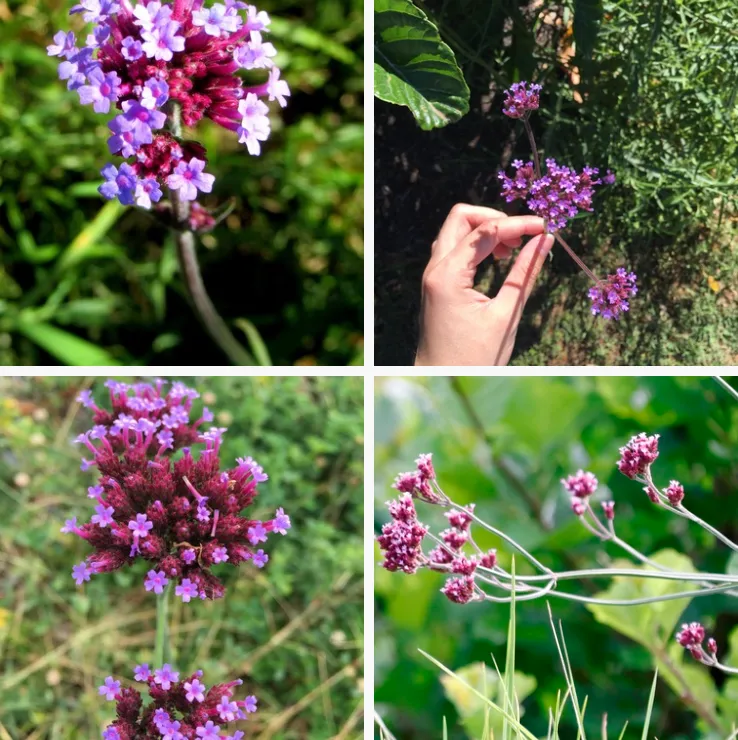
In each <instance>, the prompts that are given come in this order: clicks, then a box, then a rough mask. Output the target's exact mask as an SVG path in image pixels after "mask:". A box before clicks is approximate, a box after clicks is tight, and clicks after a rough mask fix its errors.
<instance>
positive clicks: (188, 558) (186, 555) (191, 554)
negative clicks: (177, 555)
mask: <svg viewBox="0 0 738 740" xmlns="http://www.w3.org/2000/svg"><path fill="white" fill-rule="evenodd" d="M196 558H197V555H196V554H195V551H194V550H184V551H183V552H182V560H184V561H185V563H187V565H192V563H194V562H195V559H196Z"/></svg>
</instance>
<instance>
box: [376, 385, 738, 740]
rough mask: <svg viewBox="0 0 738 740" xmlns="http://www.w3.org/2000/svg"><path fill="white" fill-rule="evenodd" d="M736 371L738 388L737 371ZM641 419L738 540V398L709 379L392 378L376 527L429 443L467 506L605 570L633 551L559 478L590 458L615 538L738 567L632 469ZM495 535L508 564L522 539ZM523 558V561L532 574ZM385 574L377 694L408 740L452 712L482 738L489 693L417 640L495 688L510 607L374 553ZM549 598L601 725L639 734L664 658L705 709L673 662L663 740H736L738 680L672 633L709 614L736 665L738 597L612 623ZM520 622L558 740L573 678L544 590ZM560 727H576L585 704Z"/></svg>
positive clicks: (716, 566)
mask: <svg viewBox="0 0 738 740" xmlns="http://www.w3.org/2000/svg"><path fill="white" fill-rule="evenodd" d="M728 380H729V381H730V382H731V383H732V385H733V387H738V378H732V379H731V378H729V379H728ZM641 431H645V432H647V433H648V434H660V435H661V439H660V456H659V458H658V460H657V461H656V463H655V466H654V475H655V477H656V480H657V481H664V485H666V483H667V482H668V480H669V479H671V478H676V479H678V480H680V481H681V482H682V483H683V484H684V486H685V490H686V500H685V503H686V504H687V505H688V506H689V508H690V509H692V510H693V511H694V512H695V513H696V514H698V515H699V516H701V517H702V518H703V519H706V520H707V521H708V522H710V523H711V524H712V525H714V526H716V527H717V528H719V529H720V530H721V531H722V532H724V533H725V534H727V535H728V536H729V537H732V539H733V540H735V539H736V537H738V522H737V521H736V517H735V496H736V490H738V402H737V401H736V400H735V399H734V398H732V397H731V396H730V395H729V394H728V393H726V392H725V391H724V390H723V389H721V388H720V387H719V386H718V385H717V384H716V383H715V382H714V381H713V380H711V379H710V378H617V377H609V378H597V377H594V378H592V377H590V378H584V377H583V378H453V379H449V378H426V379H419V378H395V379H382V380H380V381H378V385H377V389H376V396H375V432H376V446H375V484H376V491H375V530H376V531H377V532H378V531H379V530H380V528H381V525H382V524H383V523H384V522H385V521H387V520H388V515H387V512H386V507H385V505H384V504H385V501H387V500H389V499H391V498H394V497H395V496H396V492H395V491H394V490H393V489H392V488H391V487H390V486H391V484H392V481H393V478H394V476H395V475H396V474H397V473H398V472H401V471H405V470H412V469H413V467H414V464H413V461H414V459H415V458H416V457H417V455H418V454H419V453H421V452H432V453H433V462H434V465H435V468H436V472H437V475H438V480H439V483H440V485H441V487H442V488H443V490H444V491H445V492H446V493H447V494H448V495H449V496H450V497H451V498H452V499H454V500H455V501H457V502H459V503H461V504H466V503H470V502H475V503H476V504H477V509H476V513H477V514H478V515H479V516H481V517H482V518H483V519H484V520H485V521H487V522H489V523H490V524H492V525H494V526H496V527H498V528H499V529H501V530H503V531H505V532H506V533H508V534H510V535H512V536H513V537H514V538H515V539H516V540H518V541H519V542H520V543H521V544H522V545H523V546H524V547H526V548H527V549H529V550H530V551H531V552H532V553H533V554H534V555H535V556H536V557H537V558H538V559H539V560H541V561H542V562H544V563H546V564H547V565H549V566H550V567H552V568H553V569H555V570H557V569H558V570H569V569H575V568H579V567H583V568H594V567H605V566H606V564H607V563H608V562H609V560H610V558H619V557H623V555H624V553H623V552H622V551H621V550H619V549H618V548H613V547H612V546H610V545H608V546H603V545H602V544H601V543H599V541H597V540H595V539H594V538H593V537H592V536H591V535H590V534H589V533H588V532H587V531H586V530H585V529H584V527H582V526H581V525H580V524H579V523H578V521H577V520H576V518H575V517H574V516H573V514H572V513H571V511H570V507H569V501H568V497H567V496H566V494H565V493H564V491H563V489H562V486H561V484H560V479H561V478H562V477H564V476H566V475H568V474H569V473H571V472H574V471H576V470H577V469H579V468H580V467H584V468H585V469H589V470H591V471H593V472H594V473H595V474H596V476H597V477H598V479H599V481H600V491H599V492H598V494H597V498H602V499H604V498H613V499H614V500H615V501H616V507H615V511H616V519H615V522H616V527H617V530H618V534H619V535H620V536H621V537H622V538H623V539H625V540H626V541H627V542H629V543H630V544H631V545H633V546H635V547H637V548H638V549H640V550H641V551H642V552H645V553H646V554H653V553H656V552H661V551H664V550H668V549H672V550H674V551H675V552H672V553H671V554H669V555H667V556H666V557H669V558H670V559H671V562H678V561H679V559H683V558H689V559H691V560H692V561H693V563H694V564H695V566H697V567H699V568H701V569H703V570H709V571H711V572H726V571H725V570H723V569H724V568H726V565H728V567H731V568H732V569H733V570H732V572H737V571H736V570H735V568H736V560H735V558H734V559H733V561H732V565H731V564H729V558H728V556H729V553H730V551H729V550H728V549H727V548H725V547H724V546H718V545H716V544H715V541H714V540H713V539H712V537H711V536H709V535H707V533H706V532H704V531H703V530H702V529H700V528H698V527H695V526H693V525H690V526H686V523H685V522H684V520H681V519H678V518H676V517H674V516H669V515H668V514H667V513H666V512H664V511H661V510H659V509H657V508H656V507H654V506H653V505H651V504H650V502H649V501H648V499H647V498H646V496H645V494H644V493H643V491H642V490H641V488H640V486H639V485H637V484H635V483H633V482H632V481H630V480H628V479H627V478H625V477H624V476H623V475H621V474H620V473H619V472H618V471H617V469H616V467H615V462H616V461H617V459H618V448H619V447H620V446H622V445H624V444H626V443H627V441H628V440H629V439H630V437H631V436H632V435H634V434H637V433H639V432H641ZM417 508H418V518H419V519H420V521H422V522H424V523H426V524H433V525H434V529H435V530H436V531H438V528H442V527H441V525H442V523H443V522H445V521H446V520H445V518H444V517H443V516H442V513H441V511H439V510H438V509H437V508H435V507H430V506H428V505H423V504H418V507H417ZM598 508H599V507H598ZM478 532H479V530H476V533H478ZM476 533H475V537H476V536H477V534H476ZM485 534H486V533H484V532H482V533H481V534H479V541H480V545H481V546H482V547H483V548H486V547H493V546H494V547H498V548H499V549H498V554H499V556H500V558H501V562H502V563H503V565H504V566H506V567H508V568H509V567H510V562H511V558H510V552H509V547H506V546H505V545H504V544H502V543H501V542H500V541H499V540H496V538H494V537H493V536H491V535H490V536H488V537H485ZM376 561H377V563H379V562H381V556H380V552H379V549H378V548H376ZM631 562H633V561H631ZM679 565H680V566H682V567H686V564H685V563H682V562H679ZM524 567H525V566H524V564H523V562H522V560H521V558H517V559H516V568H517V569H518V572H522V570H523V568H524ZM678 569H681V568H678ZM375 578H376V582H375V624H376V626H375V672H376V673H375V702H376V709H377V710H378V712H379V714H380V715H381V717H382V718H383V720H384V721H385V722H386V724H387V726H388V728H389V730H390V731H391V732H392V733H393V734H394V735H395V736H396V737H397V738H401V739H402V740H413V739H414V738H428V737H441V736H442V727H443V719H444V717H445V718H446V720H447V722H448V737H449V738H453V739H454V740H463V739H465V738H469V740H482V737H483V734H482V731H481V721H480V716H481V715H480V711H479V709H480V707H479V703H478V702H475V700H474V697H473V696H470V695H469V694H468V693H465V692H464V691H463V690H462V689H461V688H460V686H459V684H458V683H454V682H453V681H450V680H448V679H446V678H443V679H442V675H443V674H441V672H440V670H439V669H438V668H436V667H435V666H434V665H432V664H431V663H430V662H429V661H428V660H427V659H426V658H424V657H423V656H422V655H421V654H420V653H419V652H418V650H419V649H422V650H425V651H426V652H427V653H429V654H430V655H432V656H433V657H434V658H436V659H437V660H439V661H441V662H442V663H443V664H444V665H446V666H447V667H448V668H450V669H451V670H453V671H462V672H463V674H464V675H465V677H466V679H467V680H469V681H471V682H472V683H473V684H474V685H476V686H478V687H479V688H480V690H481V689H482V686H483V682H482V679H481V675H482V674H481V672H480V670H479V664H480V662H483V663H485V664H486V665H487V666H488V668H489V673H488V676H487V681H488V684H487V686H488V687H489V688H488V690H489V691H490V695H491V697H492V698H494V697H495V696H497V693H496V692H497V689H496V687H495V674H494V666H493V662H492V659H491V657H490V656H491V655H494V657H495V659H496V660H497V663H498V665H499V666H500V667H501V669H502V666H504V663H505V650H506V639H507V622H508V615H509V607H508V606H506V605H498V604H491V603H490V604H469V605H466V606H458V605H455V604H452V603H451V602H449V601H448V600H447V599H446V598H445V596H443V595H442V594H441V593H439V589H440V588H441V586H442V585H443V582H444V578H443V576H442V575H441V574H437V573H431V572H428V571H421V572H419V573H417V574H416V575H413V576H407V575H404V574H399V573H389V572H387V571H385V570H383V569H382V568H380V567H379V566H377V568H376V570H375ZM606 586H607V581H597V582H585V583H578V582H577V583H576V584H575V583H573V582H570V585H569V588H568V590H571V591H573V592H576V593H580V594H594V593H597V592H598V590H601V589H604V588H605V587H606ZM550 604H551V607H552V609H553V615H554V618H555V619H560V620H561V621H562V624H563V629H564V634H565V636H566V641H567V645H568V651H569V656H570V659H571V664H572V669H573V675H574V678H575V682H576V686H577V692H578V695H579V700H580V702H581V701H583V700H584V697H588V703H587V711H586V716H585V724H586V727H587V731H588V736H592V737H597V738H599V737H602V735H601V730H600V726H601V722H602V716H603V714H605V713H606V714H607V718H608V727H609V729H610V737H618V736H619V735H620V730H621V729H622V727H623V724H624V723H625V721H626V720H627V721H629V726H628V728H629V729H628V732H627V734H626V736H625V737H626V738H630V737H638V738H640V737H641V733H642V728H643V724H644V718H645V710H646V705H647V702H648V696H649V692H650V688H651V682H652V680H653V669H654V665H655V656H656V655H657V654H658V655H660V656H661V658H662V659H663V658H664V656H666V658H665V659H668V660H669V661H671V664H672V672H673V673H676V674H678V675H680V676H682V677H683V678H684V679H685V680H686V681H687V684H688V686H689V688H690V691H691V692H692V694H693V695H694V697H696V699H697V703H698V704H699V705H700V707H702V712H703V716H704V720H698V719H697V715H696V712H695V711H694V705H692V704H690V703H689V702H688V701H684V700H682V699H681V698H680V697H679V695H678V693H677V692H676V691H674V690H673V688H672V685H671V684H670V683H669V680H667V675H669V672H668V671H667V670H666V669H665V668H664V666H663V664H662V671H661V678H660V681H659V684H658V687H657V693H656V702H655V707H654V715H653V722H652V725H651V731H650V733H649V737H665V738H669V739H670V740H682V739H684V740H686V739H687V738H689V739H690V740H696V739H697V738H702V739H703V740H705V739H706V738H710V739H711V740H718V739H719V740H725V738H726V737H728V735H729V734H730V730H729V729H728V728H729V727H730V724H731V723H738V680H736V679H734V678H733V679H730V680H726V677H725V676H724V675H721V674H717V673H715V674H712V673H711V672H710V671H709V670H708V669H707V668H705V667H703V666H699V665H697V664H695V663H694V662H693V661H692V660H691V658H689V656H688V655H686V653H685V651H684V650H683V649H682V648H681V647H679V646H678V645H677V644H676V642H675V640H674V629H673V627H674V625H676V624H677V623H681V621H692V620H701V621H703V622H704V623H705V625H706V627H707V629H708V630H709V631H710V632H712V633H714V635H715V637H716V638H717V640H718V643H719V644H720V646H721V651H722V655H723V658H724V659H725V662H728V663H729V664H732V665H738V602H736V599H735V598H733V599H732V600H731V598H730V597H727V596H713V597H706V598H700V599H696V600H693V601H691V602H687V601H686V600H677V601H672V602H668V604H669V606H668V607H665V605H664V604H661V605H659V606H656V607H639V608H638V609H634V608H627V609H625V608H612V609H611V610H610V611H609V614H607V615H606V618H608V619H611V620H612V622H613V624H614V626H608V625H607V624H605V623H603V621H602V617H603V616H605V612H607V610H604V612H603V613H602V614H593V613H592V612H591V611H590V610H589V609H588V608H587V607H585V606H583V605H581V604H575V603H574V602H569V601H563V600H561V599H551V600H550ZM682 612H684V613H682ZM649 615H650V616H649ZM517 620H518V621H517V662H516V670H517V671H519V672H520V673H521V674H523V677H521V678H520V679H519V681H518V682H517V688H518V690H519V691H520V692H521V697H522V696H525V697H526V698H525V700H524V701H523V702H522V707H523V710H524V715H523V722H524V724H525V725H526V727H528V728H529V729H530V730H531V731H532V732H533V733H534V734H536V736H538V737H541V736H543V737H545V736H546V731H547V727H548V719H547V713H548V709H549V708H553V707H554V706H555V702H556V692H557V691H558V690H562V692H563V691H564V690H565V686H566V684H565V681H564V676H563V673H562V671H561V668H560V664H559V658H558V655H557V652H556V645H555V643H554V640H553V635H552V633H551V627H550V625H549V618H548V613H547V611H546V604H545V600H543V599H541V600H539V601H533V602H525V603H519V604H518V606H517ZM657 627H658V630H656V628H657ZM626 630H630V631H631V632H632V633H633V635H634V637H635V639H630V638H628V637H626V636H625V635H624V634H623V633H624V632H625V631H626ZM652 630H653V631H652ZM656 632H658V634H656ZM638 640H640V642H638ZM680 693H681V692H680ZM718 728H720V729H718ZM485 737H486V736H485ZM496 737H497V735H496ZM561 737H566V738H574V737H577V729H576V723H575V719H574V715H573V712H572V711H571V708H569V709H568V710H567V712H566V714H565V715H564V721H563V723H562V726H561Z"/></svg>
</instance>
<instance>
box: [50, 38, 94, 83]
mask: <svg viewBox="0 0 738 740" xmlns="http://www.w3.org/2000/svg"><path fill="white" fill-rule="evenodd" d="M94 52H95V50H94V49H90V48H89V47H85V48H84V49H80V50H79V51H78V52H77V53H76V54H74V56H70V57H69V59H67V60H66V61H64V62H62V63H61V64H60V65H59V79H60V80H68V82H67V89H69V90H78V89H79V88H80V87H82V85H84V84H85V82H86V81H87V75H88V74H89V73H90V72H91V71H92V70H93V69H96V68H98V67H99V66H100V63H99V62H98V61H96V60H95V59H93V56H92V55H93V54H94Z"/></svg>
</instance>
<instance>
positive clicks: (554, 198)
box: [498, 158, 602, 232]
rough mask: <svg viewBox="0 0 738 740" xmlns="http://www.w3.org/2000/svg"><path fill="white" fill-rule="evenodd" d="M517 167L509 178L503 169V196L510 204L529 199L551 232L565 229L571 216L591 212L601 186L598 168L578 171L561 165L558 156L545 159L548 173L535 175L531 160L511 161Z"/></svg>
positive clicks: (501, 177)
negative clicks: (593, 198) (598, 186)
mask: <svg viewBox="0 0 738 740" xmlns="http://www.w3.org/2000/svg"><path fill="white" fill-rule="evenodd" d="M512 166H513V169H514V170H515V175H514V177H512V178H510V177H508V175H506V174H505V173H504V172H500V173H499V174H498V177H499V179H500V181H501V182H502V195H504V196H505V200H506V201H507V202H508V203H511V202H512V201H514V200H518V199H522V198H526V199H527V200H526V203H527V205H528V208H530V210H531V211H533V213H535V214H536V215H537V216H540V217H541V218H544V219H546V222H547V229H548V231H549V232H554V231H559V230H561V229H564V228H566V225H567V224H568V222H569V219H572V218H574V216H576V215H577V214H578V213H579V211H580V210H582V211H592V210H593V208H592V197H593V195H594V187H595V186H596V185H601V184H602V180H600V179H599V178H598V177H597V175H598V173H599V170H598V169H597V168H596V167H585V168H584V169H583V170H582V171H581V172H577V171H576V170H573V169H571V168H569V167H563V166H561V165H559V164H558V163H557V162H556V160H555V159H551V158H549V159H547V160H546V172H545V174H543V175H542V176H541V177H540V178H536V176H535V170H534V167H533V163H532V162H527V163H523V161H522V160H520V159H516V160H515V161H514V162H513V163H512Z"/></svg>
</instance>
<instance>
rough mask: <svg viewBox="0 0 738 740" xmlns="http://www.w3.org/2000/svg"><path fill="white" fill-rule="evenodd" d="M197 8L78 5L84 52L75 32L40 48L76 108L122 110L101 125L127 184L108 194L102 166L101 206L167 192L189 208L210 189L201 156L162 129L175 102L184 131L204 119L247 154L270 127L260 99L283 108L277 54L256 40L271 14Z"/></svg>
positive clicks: (92, 0)
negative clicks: (54, 61) (56, 60)
mask: <svg viewBox="0 0 738 740" xmlns="http://www.w3.org/2000/svg"><path fill="white" fill-rule="evenodd" d="M203 5H204V3H203V0H171V1H169V2H168V1H167V0H164V1H163V2H160V0H148V1H147V0H143V2H139V3H137V4H135V5H134V4H133V3H132V2H131V0H120V2H115V1H114V0H83V2H81V3H80V4H78V5H75V6H74V7H73V8H72V10H71V11H70V13H72V14H77V13H80V14H82V18H83V20H84V21H85V23H92V24H94V27H93V28H92V32H91V33H89V34H88V35H87V37H86V40H85V45H80V46H78V45H77V40H76V37H75V34H74V33H71V32H69V33H64V32H63V31H60V32H59V33H57V34H56V35H55V36H54V43H53V44H51V45H49V46H48V47H47V51H48V54H49V55H50V56H58V57H60V58H61V60H62V61H61V62H60V65H59V77H60V79H62V80H66V81H67V87H68V88H69V89H70V90H77V91H78V93H79V96H80V101H81V102H82V103H83V104H85V105H90V104H91V105H93V107H94V110H95V111H96V112H98V113H103V114H105V113H108V112H109V111H110V110H111V109H112V108H113V107H115V108H117V109H118V110H119V111H122V114H120V115H117V116H116V117H115V118H114V119H113V120H112V121H110V123H109V127H110V130H111V132H112V134H113V135H112V136H111V137H110V139H109V141H108V144H109V147H110V151H111V153H112V154H117V155H119V156H121V157H123V158H124V159H131V158H132V161H131V162H130V163H128V165H126V166H129V167H130V171H128V170H126V173H127V175H126V176H127V177H131V178H133V182H132V184H129V183H128V182H127V183H126V186H125V187H118V188H114V187H111V186H110V182H111V178H110V177H108V174H110V173H111V172H112V170H110V169H109V167H106V168H104V170H103V175H104V176H105V178H106V183H105V184H104V185H103V186H102V187H101V188H100V193H101V195H102V196H103V197H104V198H107V199H113V198H118V199H119V200H120V202H121V203H123V204H124V205H133V204H134V203H135V204H136V205H139V206H141V207H142V208H150V207H151V204H152V202H153V203H156V202H157V201H158V200H159V198H160V197H161V190H160V187H164V186H166V185H169V187H174V188H175V189H177V190H180V192H181V194H182V197H185V198H186V199H188V200H193V199H194V198H195V197H196V195H197V191H198V190H199V191H200V192H208V193H209V192H210V191H211V189H212V183H213V180H214V177H213V176H212V175H209V174H208V175H206V174H204V173H203V168H204V167H205V166H206V164H207V156H206V153H205V150H204V148H203V147H201V146H200V145H199V144H195V143H194V142H185V141H181V140H177V139H175V138H174V136H173V134H172V133H170V132H169V130H168V129H169V128H170V126H169V124H171V123H172V122H173V118H172V116H173V111H174V107H173V106H174V104H176V105H177V106H178V107H179V109H180V114H181V120H182V122H183V123H184V124H185V125H187V126H195V125H196V124H197V123H198V122H199V121H200V120H201V119H202V118H203V117H208V118H210V119H211V120H213V121H214V122H215V123H217V124H218V125H220V126H223V127H225V128H227V129H228V130H230V131H233V132H234V133H236V134H237V135H238V139H239V141H240V142H242V143H244V144H245V145H246V147H247V149H248V151H249V152H250V153H251V154H254V155H257V154H259V153H260V151H261V142H263V141H266V139H267V138H268V137H269V133H270V129H271V127H270V123H269V118H268V107H267V106H266V104H265V103H264V102H263V101H262V100H260V98H266V99H267V100H269V101H273V100H276V101H277V102H278V103H279V105H280V106H282V107H284V106H285V105H286V104H287V100H286V99H287V97H288V96H289V94H290V90H289V87H288V85H287V83H286V82H285V81H284V80H282V79H280V71H279V69H278V68H277V67H276V66H275V65H274V61H273V59H274V56H275V55H276V53H277V52H276V49H275V48H274V46H273V44H271V43H270V42H268V41H264V39H263V35H262V34H264V33H266V32H268V30H269V25H270V19H269V16H268V15H267V14H266V13H265V12H263V11H258V10H257V9H256V8H254V7H253V6H251V5H247V4H245V3H243V2H240V1H239V0H227V1H226V2H225V4H221V3H215V4H213V5H212V6H211V7H209V8H205V7H203ZM244 11H245V13H244ZM243 70H246V71H248V72H249V73H251V72H252V71H254V70H256V77H255V79H254V83H255V84H245V83H244V81H243V80H242V79H241V77H240V76H239V75H240V73H241V71H243ZM260 70H263V71H267V72H268V76H267V79H266V80H265V81H260V80H259V79H258V77H259V76H260V75H261V76H262V80H263V72H261V73H260V72H259V71H260ZM146 111H148V113H147V112H146ZM120 169H121V170H122V169H123V167H121V168H120ZM195 169H196V170H197V173H196V174H197V178H192V180H191V185H190V184H189V183H188V184H183V180H182V179H181V177H182V176H183V175H185V174H186V173H187V172H193V173H194V170H195ZM106 173H107V174H106ZM172 177H175V178H177V177H179V178H180V179H175V180H174V182H175V183H177V184H175V185H171V184H170V179H171V178H172ZM154 181H155V182H156V183H157V186H159V187H155V186H154V184H153V183H154Z"/></svg>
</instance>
